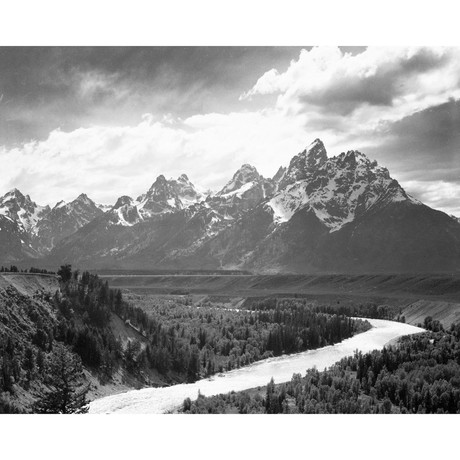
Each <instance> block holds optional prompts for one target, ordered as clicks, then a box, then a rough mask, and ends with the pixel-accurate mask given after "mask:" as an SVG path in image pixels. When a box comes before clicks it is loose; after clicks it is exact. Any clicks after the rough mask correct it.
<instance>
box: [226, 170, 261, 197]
mask: <svg viewBox="0 0 460 460" xmlns="http://www.w3.org/2000/svg"><path fill="white" fill-rule="evenodd" d="M260 179H261V176H260V174H259V173H258V172H257V169H256V168H255V167H254V166H252V165H249V164H244V165H242V166H241V168H239V169H238V171H236V173H235V174H234V175H233V178H232V179H231V180H230V181H229V182H228V183H227V184H226V185H225V186H224V188H223V189H222V190H221V191H220V192H219V193H218V194H217V195H218V196H227V195H229V194H236V193H240V192H241V193H244V191H245V190H248V189H249V188H251V187H252V185H253V184H254V183H257V182H259V181H260ZM243 188H244V189H245V190H242V189H243Z"/></svg>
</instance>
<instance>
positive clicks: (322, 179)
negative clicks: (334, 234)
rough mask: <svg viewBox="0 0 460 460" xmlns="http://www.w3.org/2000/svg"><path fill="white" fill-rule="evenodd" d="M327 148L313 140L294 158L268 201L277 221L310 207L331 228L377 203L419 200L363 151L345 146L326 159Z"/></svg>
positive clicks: (341, 224) (338, 226)
mask: <svg viewBox="0 0 460 460" xmlns="http://www.w3.org/2000/svg"><path fill="white" fill-rule="evenodd" d="M325 152H326V150H325V148H324V145H323V144H322V142H321V141H319V140H316V141H314V142H313V143H312V144H311V148H310V147H309V148H308V149H306V150H305V151H303V152H302V153H300V154H299V155H296V156H295V157H294V158H293V159H292V161H291V164H290V166H289V169H288V170H287V172H286V173H285V174H284V175H283V177H282V179H281V182H282V183H281V184H280V186H279V188H278V192H277V193H276V194H275V195H274V197H273V198H272V199H271V200H270V201H269V202H268V204H267V206H268V207H269V208H271V209H272V212H273V218H274V222H275V224H281V223H283V222H287V221H289V220H290V219H291V217H292V216H293V215H294V214H295V213H296V212H297V211H299V210H300V209H304V208H308V209H311V210H312V211H313V212H314V213H315V214H316V216H317V218H318V219H319V220H320V221H321V222H322V223H323V224H324V225H326V227H328V228H329V229H330V231H336V230H339V229H340V228H341V227H342V226H343V225H345V224H347V223H349V222H352V221H353V220H354V219H355V218H356V217H357V216H359V215H361V214H362V213H363V212H365V211H366V210H368V209H370V208H371V207H372V206H374V205H375V204H376V203H380V204H382V203H388V202H400V201H406V200H409V201H412V202H413V203H417V202H416V200H413V199H412V198H411V197H410V196H408V195H407V194H406V192H405V191H404V190H403V188H402V187H401V186H400V185H399V183H398V182H397V181H396V180H394V179H392V178H391V177H390V174H389V172H388V169H386V168H383V167H381V166H379V165H378V163H377V161H375V160H371V159H369V158H368V157H367V156H366V155H365V154H363V153H361V152H359V151H357V150H349V151H347V152H346V153H345V152H342V153H341V154H340V155H338V156H336V157H332V158H329V159H327V157H326V156H325V155H326V153H325ZM309 159H310V161H308V160H309ZM303 160H305V161H303Z"/></svg>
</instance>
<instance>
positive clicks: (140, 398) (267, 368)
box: [89, 318, 424, 414]
mask: <svg viewBox="0 0 460 460" xmlns="http://www.w3.org/2000/svg"><path fill="white" fill-rule="evenodd" d="M366 319H367V318H366ZM368 321H369V322H370V323H371V324H372V326H373V327H372V329H370V330H368V331H366V332H363V333H361V334H357V335H355V336H354V337H351V338H350V339H346V340H344V341H342V342H340V343H337V344H335V345H330V346H328V347H324V348H318V349H316V350H309V351H304V352H301V353H296V354H293V355H283V356H278V357H276V358H269V359H265V360H263V361H259V362H257V363H254V364H251V365H250V366H246V367H243V368H240V369H235V370H232V371H230V372H226V373H225V374H219V375H216V376H213V377H211V378H208V379H203V380H199V381H198V382H195V383H184V384H179V385H173V386H170V387H164V388H144V389H142V390H133V391H128V392H126V393H121V394H117V395H113V396H107V397H104V398H101V399H96V400H95V401H93V402H91V404H90V410H89V412H90V413H94V414H97V413H103V414H107V413H130V414H159V413H164V412H167V411H171V410H174V409H176V408H177V407H179V406H180V405H181V404H182V402H183V401H184V399H186V398H190V399H192V400H194V399H196V398H197V397H198V392H201V394H202V395H205V396H213V395H217V394H220V393H228V392H230V391H241V390H246V389H249V388H254V387H258V386H264V385H266V384H267V383H268V382H269V381H270V379H271V378H272V377H273V378H274V380H275V383H282V382H287V381H289V380H291V377H292V374H294V373H300V374H302V375H304V374H305V372H306V370H307V369H309V368H312V367H316V368H317V369H319V370H323V369H324V368H327V367H329V366H332V365H333V364H334V363H336V362H337V361H339V360H340V359H342V358H344V357H346V356H350V355H352V354H353V353H354V351H355V350H361V351H362V352H363V353H366V352H368V351H372V350H376V349H382V348H383V347H384V346H385V345H386V344H387V343H388V342H390V341H391V340H393V339H396V338H398V337H401V336H403V335H410V334H417V333H419V332H423V331H424V329H421V328H419V327H415V326H411V325H409V324H404V323H397V322H394V321H387V320H379V319H368Z"/></svg>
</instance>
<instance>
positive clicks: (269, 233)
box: [0, 139, 460, 273]
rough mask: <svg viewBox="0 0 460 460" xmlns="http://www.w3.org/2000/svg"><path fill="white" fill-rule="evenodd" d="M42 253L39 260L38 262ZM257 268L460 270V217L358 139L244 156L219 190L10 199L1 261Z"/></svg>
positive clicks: (178, 184) (162, 186)
mask: <svg viewBox="0 0 460 460" xmlns="http://www.w3.org/2000/svg"><path fill="white" fill-rule="evenodd" d="M37 259H39V260H40V262H38V261H37ZM26 261H27V262H30V263H32V262H33V263H36V264H39V263H41V264H42V265H43V264H45V265H58V264H61V263H64V262H68V263H72V264H74V265H77V266H81V267H88V268H102V267H104V268H130V269H134V268H175V269H197V268H200V269H203V268H209V269H230V268H231V269H248V270H252V271H254V272H262V273H286V272H296V273H318V272H323V273H324V272H325V273H357V272H362V273H382V272H388V273H390V272H391V273H399V272H439V271H442V272H455V271H458V270H460V222H459V220H458V219H457V218H456V217H454V216H449V215H447V214H445V213H443V212H441V211H437V210H434V209H432V208H430V207H428V206H426V205H424V204H423V203H421V202H420V201H418V200H416V199H415V198H413V197H411V196H410V195H409V194H407V193H406V192H405V190H404V189H403V188H402V187H401V185H400V184H399V183H398V182H397V181H396V180H395V179H393V178H392V177H391V176H390V173H389V171H388V170H387V169H386V168H384V167H382V166H380V165H379V164H378V163H377V162H376V161H373V160H371V159H369V158H368V157H367V156H366V155H364V154H363V153H360V152H358V151H355V150H350V151H348V152H344V153H341V154H340V155H338V156H335V157H330V158H329V157H328V156H327V152H326V149H325V147H324V144H323V143H322V142H321V140H319V139H316V140H315V141H314V142H313V143H311V144H310V145H309V146H308V147H307V148H306V149H304V150H303V151H301V152H300V153H299V154H297V155H295V156H294V157H293V158H292V159H291V161H290V163H289V165H288V166H287V167H280V168H279V170H278V172H277V173H276V174H275V176H274V177H272V178H265V177H263V176H262V175H260V174H259V173H258V171H257V170H256V168H255V167H253V166H251V165H248V164H245V165H243V166H242V167H241V168H240V169H239V170H238V171H236V172H235V174H234V175H233V177H232V178H231V180H230V181H229V182H228V183H227V184H226V185H225V186H224V187H223V188H222V190H220V191H219V192H217V193H211V192H204V191H203V190H201V189H199V188H198V187H196V186H195V185H193V184H192V183H191V181H190V180H189V178H188V177H187V175H186V174H182V175H181V176H180V177H178V178H177V179H169V180H168V179H166V178H165V177H164V176H163V175H160V176H158V177H157V178H156V180H155V181H154V183H153V184H152V186H151V187H150V188H149V190H147V191H146V192H145V193H143V194H142V195H140V196H139V197H137V198H131V197H129V196H121V197H120V198H119V199H118V200H117V201H116V203H115V204H114V205H113V206H103V205H98V204H96V203H95V202H94V201H92V200H91V199H90V198H88V196H86V195H85V194H81V195H80V196H79V197H78V198H76V199H75V200H74V201H71V202H69V203H65V202H59V203H57V204H56V205H55V206H54V207H53V208H50V207H49V206H39V205H37V204H36V203H35V202H33V201H32V200H31V198H30V197H29V196H28V195H26V196H24V195H23V194H22V193H21V192H20V191H19V190H17V189H14V190H12V191H10V192H8V193H7V194H6V195H4V196H3V197H1V198H0V264H1V263H3V264H7V263H14V262H26Z"/></svg>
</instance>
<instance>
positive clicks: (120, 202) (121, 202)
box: [113, 195, 133, 209]
mask: <svg viewBox="0 0 460 460" xmlns="http://www.w3.org/2000/svg"><path fill="white" fill-rule="evenodd" d="M126 204H127V205H132V204H133V199H132V198H131V197H130V196H127V195H123V196H121V197H120V198H118V200H117V201H116V203H115V204H114V205H113V209H118V208H121V207H122V206H124V205H126Z"/></svg>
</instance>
